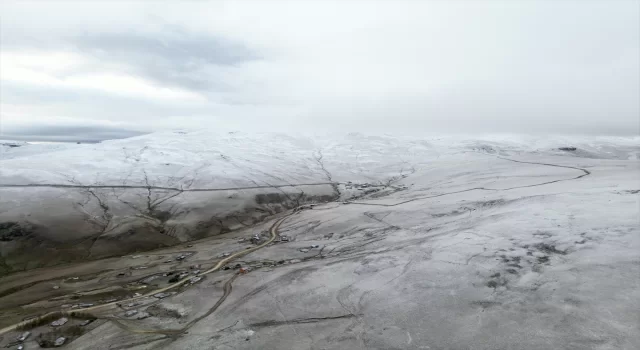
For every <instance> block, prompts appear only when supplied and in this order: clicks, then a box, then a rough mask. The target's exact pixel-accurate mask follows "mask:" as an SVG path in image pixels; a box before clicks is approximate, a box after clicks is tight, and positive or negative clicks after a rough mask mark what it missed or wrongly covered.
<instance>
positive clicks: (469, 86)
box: [0, 0, 640, 140]
mask: <svg viewBox="0 0 640 350" xmlns="http://www.w3.org/2000/svg"><path fill="white" fill-rule="evenodd" d="M638 62H640V0H635V1H625V0H613V1H608V0H599V1H596V0H578V1H568V0H564V1H563V0H560V1H550V0H540V1H526V0H523V1H507V0H503V1H477V0H473V1H471V0H468V1H450V0H447V1H444V0H439V1H415V0H412V1H406V2H402V1H391V0H380V1H374V0H340V1H336V2H331V1H325V0H323V1H290V0H289V1H272V0H261V1H248V0H242V1H234V2H225V1H215V2H205V1H172V2H169V1H142V2H131V1H124V0H121V1H109V2H103V3H101V2H98V1H70V2H64V1H46V2H45V1H41V2H36V1H20V2H18V1H2V2H1V3H0V88H1V91H0V103H1V104H0V115H1V120H0V124H1V128H2V131H1V132H2V134H1V135H0V138H5V139H7V138H13V139H37V140H99V139H107V138H114V137H127V136H131V135H135V134H137V133H140V132H150V131H156V130H165V129H175V128H186V129H194V128H202V127H209V128H219V129H225V130H226V129H237V130H250V131H253V130H282V131H286V132H292V131H296V130H305V131H320V132H327V131H332V130H340V131H344V132H349V131H363V132H376V133H378V132H389V133H397V134H407V133H412V134H415V133H439V132H441V133H452V132H461V133H469V132H483V133H487V132H513V133H538V134H567V133H573V134H575V133H585V134H608V135H638V133H640V67H639V63H638Z"/></svg>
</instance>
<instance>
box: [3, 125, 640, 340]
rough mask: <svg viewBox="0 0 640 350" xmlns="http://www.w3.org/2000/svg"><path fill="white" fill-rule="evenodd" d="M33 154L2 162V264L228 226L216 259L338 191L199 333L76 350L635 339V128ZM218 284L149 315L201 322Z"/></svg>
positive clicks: (269, 250) (219, 136)
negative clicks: (273, 221)
mask: <svg viewBox="0 0 640 350" xmlns="http://www.w3.org/2000/svg"><path fill="white" fill-rule="evenodd" d="M32 146H33V145H23V146H21V147H11V148H9V147H5V148H3V150H2V152H3V153H2V154H0V185H1V187H0V224H1V223H5V226H7V225H6V223H12V224H13V226H11V227H9V226H7V227H9V228H5V229H4V231H0V232H2V234H3V235H5V236H6V239H3V240H2V241H1V242H0V252H1V253H2V257H3V260H2V263H3V264H0V269H1V268H2V266H6V267H5V270H6V271H7V272H8V271H13V272H15V270H20V269H23V268H30V267H36V266H40V265H46V264H55V263H59V262H63V261H68V260H77V259H81V258H98V257H102V256H111V255H114V254H118V253H122V254H124V253H126V252H130V251H133V250H136V249H150V248H154V247H160V246H170V245H172V244H176V243H178V242H180V241H186V240H190V239H194V238H200V237H204V236H210V235H215V234H219V233H224V232H226V231H229V230H232V231H234V232H231V233H228V234H225V235H223V236H221V237H224V238H222V239H220V240H216V241H215V242H214V243H212V242H211V241H207V240H205V241H202V242H201V243H195V247H193V248H190V249H193V250H194V251H197V253H196V254H195V255H194V256H192V257H190V259H191V260H192V261H200V260H202V261H207V259H208V258H209V257H210V255H213V256H215V254H221V253H223V252H227V251H234V250H236V249H242V248H241V247H239V246H238V245H239V243H237V238H238V237H240V236H247V235H249V236H250V235H251V234H253V233H254V232H259V231H260V230H264V229H266V228H268V225H269V223H260V222H261V221H262V220H264V219H267V218H269V217H270V216H271V215H273V214H276V213H279V212H283V211H285V210H286V209H287V208H292V207H295V206H296V205H298V204H302V203H305V202H324V203H325V204H320V205H317V206H315V207H314V208H313V209H310V210H303V211H302V212H300V213H299V214H296V215H294V216H292V217H290V218H288V219H287V221H285V224H283V226H282V234H285V235H287V236H289V237H290V239H291V241H290V242H287V243H279V244H276V245H274V246H270V247H266V248H264V249H262V250H259V251H257V252H255V253H252V254H251V255H250V258H247V259H248V260H250V261H278V260H282V261H284V262H283V263H281V264H278V265H277V267H269V268H264V269H259V270H256V271H255V272H252V273H249V274H248V275H245V276H242V277H240V278H238V279H237V280H235V282H234V284H233V293H231V294H230V295H229V297H228V298H227V299H226V301H225V302H224V303H223V304H222V305H221V306H220V308H219V309H218V310H217V311H216V312H215V313H214V314H212V315H210V316H207V317H205V318H204V319H203V320H201V321H200V322H197V323H195V324H194V325H193V326H192V327H191V328H190V330H189V335H188V336H182V337H179V338H175V339H169V340H167V338H163V337H162V336H161V335H157V337H156V338H153V337H151V338H149V337H150V336H144V337H147V338H144V339H142V338H136V336H134V335H132V334H130V333H128V332H127V331H125V330H124V329H122V327H115V326H114V325H113V324H111V323H108V322H106V323H103V324H101V325H100V326H99V327H98V328H96V330H95V331H93V333H90V335H89V336H84V337H81V338H79V339H77V340H76V341H74V342H73V343H72V344H70V345H69V346H70V348H74V349H85V348H86V349H88V348H91V349H96V348H104V349H107V348H108V347H109V346H129V345H131V344H137V343H141V340H144V342H146V343H145V345H144V346H151V345H162V346H164V347H165V348H167V349H211V348H224V346H223V345H221V344H226V345H227V346H228V347H229V348H242V349H244V348H246V349H359V348H366V349H638V348H640V335H639V333H638V330H639V329H640V313H638V302H639V301H640V278H638V276H640V259H639V255H638V252H639V251H640V216H639V210H640V202H639V196H640V192H639V190H640V161H639V159H640V138H613V137H547V138H535V137H525V136H513V135H512V136H491V137H489V136H488V137H475V138H462V137H428V138H400V137H392V136H366V135H361V134H348V135H341V136H336V135H332V136H323V137H318V136H314V137H303V136H291V135H285V134H246V133H240V132H238V133H226V132H225V133H214V132H209V131H200V132H188V133H185V132H167V133H158V134H151V135H145V136H140V137H136V138H131V139H125V140H117V141H108V142H103V143H101V144H95V145H65V146H64V147H63V146H60V147H59V148H58V149H53V150H52V149H49V150H47V149H46V147H42V145H36V146H38V147H39V148H34V149H33V152H30V151H29V150H30V148H31V147H32ZM33 147H35V146H33ZM561 147H564V148H566V147H575V150H573V149H571V148H570V149H568V150H561V149H560V148H561ZM254 223H255V226H251V225H253V224H254ZM16 227H19V228H20V230H16V229H15V228H16ZM10 230H14V231H11V232H14V233H16V232H17V233H16V234H14V235H13V236H11V235H9V234H8V232H10ZM227 236H228V238H227ZM143 243H145V244H143ZM316 245H317V246H318V247H317V248H310V247H313V246H316ZM27 249H29V250H31V251H34V252H37V254H39V255H42V257H39V258H35V257H34V256H33V254H31V255H30V254H26V255H24V253H25V251H26V250H27ZM54 251H55V252H58V253H55V254H57V255H55V254H54V253H51V252H54ZM47 252H49V257H47V258H44V256H45V253H47ZM59 252H68V254H69V256H73V257H74V258H73V259H71V258H70V259H64V258H61V257H60V255H61V253H59ZM82 252H85V253H86V255H83V254H82ZM51 254H53V255H51ZM158 254H159V253H158ZM23 256H27V257H28V258H27V259H25V258H22V257H23ZM51 256H53V257H51ZM109 261H111V260H109ZM104 264H106V265H103V269H106V266H107V265H108V264H109V263H108V262H105V263H104ZM114 264H115V262H114ZM92 268H94V267H92ZM95 268H96V269H97V267H95ZM87 269H89V267H87ZM97 271H98V270H96V272H95V273H97V274H100V273H103V272H97ZM109 271H111V270H109ZM113 273H114V272H109V273H107V272H104V273H103V274H104V275H100V278H101V280H104V278H107V277H108V276H109V275H108V274H113ZM21 274H26V272H25V273H17V274H14V275H10V276H8V277H5V278H4V281H5V283H6V285H7V286H9V285H11V283H18V282H17V281H19V280H20V279H22V278H25V276H26V275H24V276H23V275H21ZM49 276H53V275H52V274H49ZM225 276H227V277H228V276H229V275H221V276H218V277H211V280H207V281H205V282H204V283H202V284H198V285H197V286H195V287H194V288H193V289H190V290H188V291H186V292H184V293H181V294H178V295H175V296H173V297H171V298H168V299H166V303H168V304H171V305H173V306H174V307H175V305H178V307H179V308H180V310H183V311H184V314H185V315H184V316H181V317H180V318H178V319H175V318H171V317H164V316H154V317H150V318H148V319H146V320H145V321H144V322H143V321H139V322H137V323H136V327H142V328H144V327H147V328H149V327H151V328H158V327H164V328H176V327H180V325H181V324H184V323H185V322H188V321H189V320H193V319H195V318H197V317H198V316H200V315H202V314H203V313H204V312H206V310H208V309H209V308H211V307H212V305H213V304H215V303H216V302H217V300H218V298H219V297H220V295H221V294H222V293H223V287H222V284H223V283H222V281H224V279H223V277H225ZM50 278H53V277H50ZM214 282H215V283H214ZM7 288H8V287H7ZM34 288H35V287H34ZM0 301H2V298H0ZM163 303H164V301H163ZM163 317H164V318H163ZM140 337H143V335H140ZM96 339H100V342H96ZM96 343H97V345H96ZM127 344H129V345H127ZM139 348H140V349H142V348H144V347H143V346H142V345H141V346H140V347H139Z"/></svg>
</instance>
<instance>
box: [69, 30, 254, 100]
mask: <svg viewBox="0 0 640 350" xmlns="http://www.w3.org/2000/svg"><path fill="white" fill-rule="evenodd" d="M70 42H71V44H72V45H73V46H74V47H75V48H76V49H77V50H79V51H81V52H82V53H84V54H87V53H89V54H91V55H93V56H95V57H98V58H100V59H102V60H105V61H113V62H120V63H123V64H125V65H127V66H128V67H129V68H130V69H131V70H132V73H138V74H141V75H143V76H145V77H146V78H149V79H152V80H155V81H157V82H160V83H167V84H170V85H175V86H180V87H183V88H187V89H192V90H226V89H228V87H227V86H226V85H224V84H223V83H221V82H220V81H219V80H218V81H216V80H212V79H211V76H210V75H209V73H210V71H209V68H211V66H218V67H220V66H223V67H224V66H233V65H237V64H240V63H243V62H248V61H252V60H257V59H260V56H259V55H258V54H257V53H256V52H255V51H254V50H250V49H249V48H247V47H246V46H244V45H242V44H239V43H236V42H233V41H231V40H228V39H224V38H221V37H216V36H212V35H208V34H207V35H205V34H200V33H192V32H188V31H186V30H184V29H182V28H180V27H177V26H165V27H164V29H163V30H162V31H160V32H158V33H142V32H137V33H85V34H83V35H81V36H76V37H73V38H71V39H70ZM214 68H215V67H214Z"/></svg>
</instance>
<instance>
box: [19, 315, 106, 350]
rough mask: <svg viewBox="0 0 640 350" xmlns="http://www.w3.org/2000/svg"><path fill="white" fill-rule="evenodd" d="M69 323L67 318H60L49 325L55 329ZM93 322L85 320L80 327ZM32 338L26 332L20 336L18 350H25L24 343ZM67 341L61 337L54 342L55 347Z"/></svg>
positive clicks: (28, 332)
mask: <svg viewBox="0 0 640 350" xmlns="http://www.w3.org/2000/svg"><path fill="white" fill-rule="evenodd" d="M68 322H69V319H68V318H67V317H60V318H59V319H57V320H55V321H53V322H51V323H50V324H49V326H51V327H53V328H58V327H62V326H64V325H65V324H67V323H68ZM91 322H93V320H84V321H82V322H80V323H79V324H78V325H79V326H81V327H84V326H86V325H88V324H89V323H91ZM30 336H31V332H30V331H25V332H23V333H22V334H20V335H19V336H18V338H16V342H17V343H18V347H17V348H16V349H18V350H23V349H24V344H23V343H24V342H25V341H26V340H27V339H28V338H29V337H30ZM66 341H67V338H66V337H63V336H60V337H58V338H56V339H55V340H54V341H53V346H56V347H58V346H62V345H64V343H65V342H66Z"/></svg>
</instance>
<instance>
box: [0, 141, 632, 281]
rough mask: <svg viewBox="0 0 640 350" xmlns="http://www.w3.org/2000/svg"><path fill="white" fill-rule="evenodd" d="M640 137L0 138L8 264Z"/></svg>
mask: <svg viewBox="0 0 640 350" xmlns="http://www.w3.org/2000/svg"><path fill="white" fill-rule="evenodd" d="M639 141H640V138H613V137H588V138H587V137H582V138H578V137H553V138H535V137H525V136H517V135H509V136H488V137H480V138H475V139H470V138H463V137H428V138H408V137H392V136H367V135H362V134H358V133H351V134H346V135H324V136H292V135H287V134H282V133H263V134H248V133H243V132H212V131H209V130H203V131H197V132H184V131H176V132H162V133H155V134H149V135H144V136H139V137H134V138H130V139H123V140H113V141H105V142H102V143H100V144H79V145H76V144H35V145H34V144H26V143H20V144H11V143H8V142H4V143H3V148H2V153H1V154H0V185H1V186H0V224H2V225H4V226H3V227H4V228H3V231H2V235H3V239H2V242H0V246H1V251H2V256H3V261H4V263H3V265H5V266H10V267H7V268H6V269H7V270H10V269H14V268H31V267H36V266H41V265H46V264H55V263H59V262H63V261H69V260H75V259H82V258H98V257H104V256H110V255H114V254H124V253H127V252H130V251H136V250H146V249H151V248H155V247H158V246H165V245H172V244H176V243H178V242H181V241H186V240H191V239H195V238H199V237H204V236H208V235H212V234H218V233H220V232H225V231H229V230H234V229H237V228H241V227H244V226H246V225H250V224H252V223H254V222H258V221H260V220H263V219H264V218H265V217H267V216H269V215H271V214H273V213H276V212H279V211H282V210H284V209H285V208H291V207H294V206H296V205H299V204H302V203H311V202H324V201H332V200H338V199H339V200H350V199H354V198H360V197H363V196H365V197H367V196H368V197H371V196H373V197H377V198H380V199H379V200H383V199H384V198H385V195H388V194H389V193H395V192H398V191H401V190H403V191H404V190H405V189H408V190H407V191H404V192H402V193H401V195H400V196H401V197H402V198H406V199H411V198H413V197H416V196H422V195H424V193H427V192H428V193H440V192H446V191H455V190H464V189H466V188H472V187H491V186H494V187H500V186H502V188H507V187H509V186H511V187H513V186H521V185H532V184H535V183H538V182H540V181H542V180H545V179H551V178H553V179H555V178H556V177H569V178H570V177H572V176H574V175H575V170H572V169H570V168H559V167H540V166H535V165H532V164H525V163H522V164H515V163H513V162H508V161H506V160H501V159H499V158H497V157H511V158H514V159H521V160H531V159H541V157H542V158H544V159H545V160H548V159H550V158H549V157H553V160H554V161H555V162H556V163H558V164H573V165H575V164H576V162H577V163H580V164H583V165H585V166H588V165H589V164H594V162H607V161H609V160H628V161H633V160H637V159H639V154H640V147H639V144H640V142H639ZM15 146H19V147H15ZM563 147H564V148H566V147H569V149H568V150H567V149H565V150H561V149H560V148H563ZM571 147H574V148H575V150H573V149H572V148H571ZM634 164H635V163H634ZM496 171H498V172H499V174H496ZM444 185H446V186H444Z"/></svg>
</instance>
